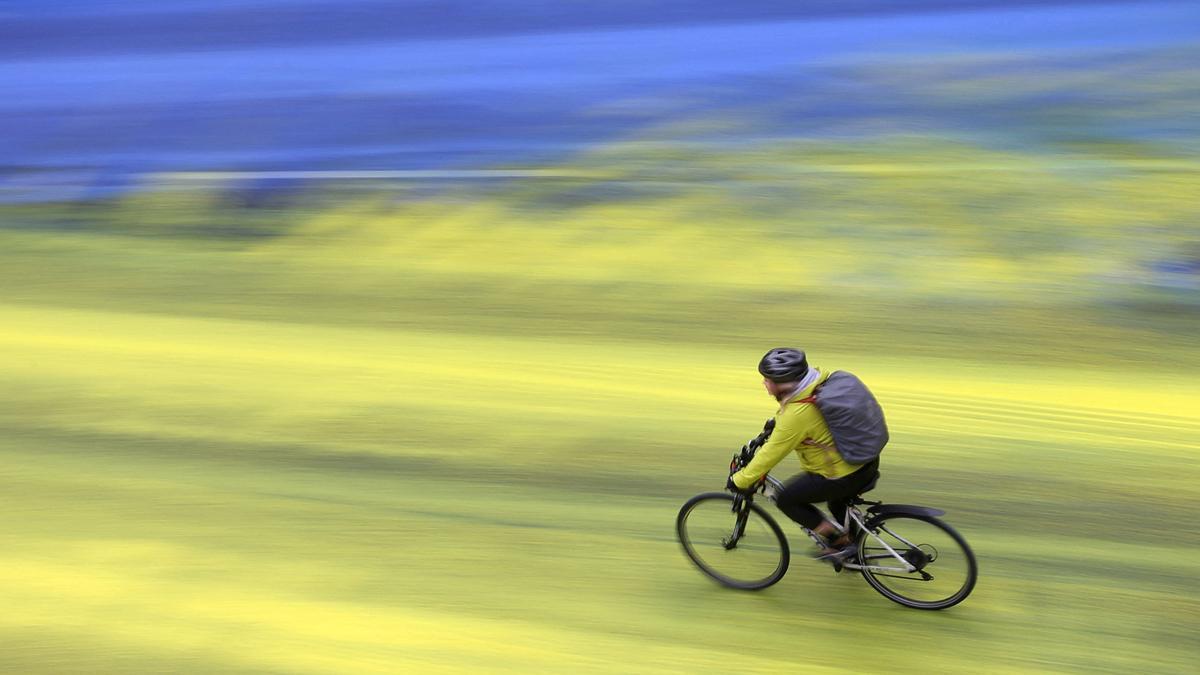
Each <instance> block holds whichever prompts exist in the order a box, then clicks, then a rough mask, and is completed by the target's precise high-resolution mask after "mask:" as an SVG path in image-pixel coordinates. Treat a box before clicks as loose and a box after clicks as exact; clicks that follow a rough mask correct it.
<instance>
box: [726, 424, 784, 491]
mask: <svg viewBox="0 0 1200 675" xmlns="http://www.w3.org/2000/svg"><path fill="white" fill-rule="evenodd" d="M774 430H775V418H774V417H772V418H771V419H769V420H767V423H766V424H764V425H763V430H762V432H761V433H759V434H758V435H757V436H755V437H754V438H751V439H750V441H749V442H748V443H746V444H745V445H743V446H742V449H741V450H738V451H737V452H735V453H733V459H732V460H730V462H729V475H731V476H732V475H733V474H735V473H737V472H738V471H741V470H742V469H744V468H745V467H746V465H747V464H749V463H750V460H752V459H754V455H755V454H756V453H757V452H758V449H759V448H761V447H762V446H763V445H765V444H766V442H767V439H768V438H770V437H771V432H772V431H774Z"/></svg>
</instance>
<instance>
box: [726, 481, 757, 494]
mask: <svg viewBox="0 0 1200 675" xmlns="http://www.w3.org/2000/svg"><path fill="white" fill-rule="evenodd" d="M762 483H763V482H762V480H757V481H754V485H751V486H750V487H745V488H740V487H738V486H737V483H735V482H733V476H730V477H729V480H726V481H725V489H726V490H729V491H730V492H732V493H734V494H738V495H743V496H745V495H752V494H754V492H755V491H756V490H758V486H760V485H762Z"/></svg>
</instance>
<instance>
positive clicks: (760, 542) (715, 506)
mask: <svg viewBox="0 0 1200 675" xmlns="http://www.w3.org/2000/svg"><path fill="white" fill-rule="evenodd" d="M733 501H734V499H733V495H730V494H728V493H725V492H708V493H705V494H702V495H696V496H695V497H692V498H691V499H689V500H688V501H687V503H685V504H684V505H683V508H681V509H680V510H679V517H678V518H676V519H675V533H676V535H677V536H678V537H679V543H680V544H681V545H682V546H683V552H684V553H685V554H687V557H688V558H689V559H690V560H691V561H692V562H693V563H695V564H696V567H699V568H700V571H701V572H703V573H704V574H706V575H708V577H709V578H711V579H713V580H714V581H716V582H717V583H719V584H721V585H723V586H728V587H730V588H737V589H741V590H748V591H753V590H759V589H762V588H766V587H767V586H770V585H771V584H774V583H775V582H777V581H779V580H780V579H782V578H783V575H784V573H785V572H787V567H788V560H789V557H790V552H789V551H788V544H787V539H786V538H784V536H783V530H781V529H779V524H778V523H776V522H775V519H773V518H771V516H770V515H768V514H767V512H766V511H764V510H763V509H762V507H760V506H759V505H757V504H754V503H753V502H751V503H749V504H745V505H744V507H743V508H742V509H741V512H740V513H739V512H735V511H734V510H733Z"/></svg>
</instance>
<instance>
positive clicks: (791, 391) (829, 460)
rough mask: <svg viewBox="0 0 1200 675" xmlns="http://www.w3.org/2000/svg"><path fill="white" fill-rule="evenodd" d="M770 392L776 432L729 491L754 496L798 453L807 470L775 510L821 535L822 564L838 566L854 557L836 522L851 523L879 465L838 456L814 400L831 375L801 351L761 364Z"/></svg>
mask: <svg viewBox="0 0 1200 675" xmlns="http://www.w3.org/2000/svg"><path fill="white" fill-rule="evenodd" d="M758 372H759V373H761V374H762V376H763V386H764V387H765V388H766V390H767V393H769V394H770V395H771V396H772V397H774V398H775V400H776V401H778V402H779V411H778V412H777V413H776V414H775V417H774V421H775V427H774V430H773V431H770V435H769V437H768V438H767V440H766V442H765V443H764V444H763V446H762V447H761V448H759V450H758V452H757V454H755V456H754V459H752V460H751V461H750V463H749V464H747V465H746V467H745V468H744V469H742V470H741V471H738V472H736V473H734V474H733V475H731V476H730V477H729V482H728V483H727V484H726V487H727V488H728V489H730V490H733V491H735V492H741V493H749V492H753V491H754V490H755V489H756V488H757V487H758V486H759V485H760V483H761V482H762V481H763V480H764V479H765V477H766V475H767V473H768V472H769V471H770V470H771V469H773V468H774V467H775V465H776V464H778V463H779V462H780V461H781V460H782V459H783V458H784V457H786V456H787V455H788V454H789V453H791V452H795V453H796V455H797V456H798V457H799V458H800V465H801V467H802V468H803V469H804V473H801V474H799V475H797V476H795V477H793V478H791V479H790V480H789V481H788V482H787V483H785V484H784V487H783V490H782V491H780V493H779V494H778V495H776V497H775V505H776V506H778V507H779V510H780V511H783V512H784V514H786V515H787V516H788V517H789V518H791V519H792V520H794V521H796V522H797V523H800V524H801V525H803V526H804V527H807V528H808V529H810V530H812V531H814V532H816V533H817V534H819V535H820V536H821V537H822V538H823V539H824V540H825V546H824V548H822V549H821V550H820V551H818V552H817V554H816V556H815V557H816V559H817V560H823V561H826V562H838V561H841V560H845V559H846V558H849V557H851V556H853V554H854V546H853V544H852V543H851V537H850V536H849V533H847V532H843V531H842V530H841V527H840V526H838V525H837V524H835V523H840V522H843V521H844V520H845V517H846V509H847V508H848V507H849V502H850V499H852V498H853V497H855V496H856V495H858V494H859V493H860V492H861V491H862V490H863V489H864V488H866V487H867V485H868V484H869V483H870V482H871V481H872V480H874V479H875V477H876V476H877V475H878V468H879V460H878V459H875V460H872V461H870V462H868V463H866V464H850V463H849V462H847V461H846V460H845V459H843V458H842V456H841V455H840V454H838V452H837V449H836V446H835V445H834V442H833V435H832V434H831V433H830V431H829V426H828V425H826V424H825V419H824V418H823V417H822V416H821V411H820V410H818V409H817V406H816V405H815V404H814V403H812V400H811V398H810V397H811V396H812V395H813V391H814V390H815V389H816V388H817V386H818V385H820V384H821V383H823V382H824V381H825V380H826V379H828V378H829V373H827V372H823V371H821V370H820V369H818V368H815V367H809V365H808V358H807V357H806V356H805V354H804V352H803V351H801V350H799V349H792V348H789V347H777V348H775V349H772V350H771V351H769V352H767V353H766V355H765V356H763V358H762V360H761V361H760V362H759V364H758ZM814 502H826V503H827V504H828V506H829V511H830V513H831V514H832V515H833V518H834V522H831V521H829V520H827V519H826V518H825V516H824V514H823V513H821V510H820V509H818V508H816V507H815V506H813V503H814Z"/></svg>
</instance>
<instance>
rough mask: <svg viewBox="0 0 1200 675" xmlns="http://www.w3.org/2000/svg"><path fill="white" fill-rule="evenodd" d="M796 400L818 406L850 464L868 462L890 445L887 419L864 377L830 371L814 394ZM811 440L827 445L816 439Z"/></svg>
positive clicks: (841, 452) (810, 442)
mask: <svg viewBox="0 0 1200 675" xmlns="http://www.w3.org/2000/svg"><path fill="white" fill-rule="evenodd" d="M796 400H797V401H798V402H800V403H813V404H815V405H816V406H817V410H820V411H821V416H822V417H824V418H825V423H826V424H828V425H829V431H830V432H831V433H833V443H834V445H836V446H837V448H836V449H837V451H838V454H840V455H841V456H842V459H844V460H846V461H847V462H849V463H851V464H866V463H867V462H869V461H871V460H873V459H875V458H877V457H879V453H880V452H882V451H883V446H885V445H887V442H888V430H887V423H886V422H884V421H883V409H882V408H880V407H879V402H878V401H876V400H875V397H874V396H872V395H871V392H870V390H868V389H867V385H865V384H863V383H862V380H860V379H858V378H857V377H855V376H853V375H851V374H850V373H847V372H846V371H844V370H837V371H834V372H833V373H832V374H830V375H829V378H828V379H826V380H825V381H824V382H822V383H821V385H820V386H819V387H817V388H816V389H815V390H814V391H813V395H812V396H809V397H808V398H802V399H796ZM808 443H809V444H810V445H817V446H820V447H825V446H822V445H821V444H820V443H816V442H814V441H808ZM825 449H826V450H828V449H829V448H825Z"/></svg>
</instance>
